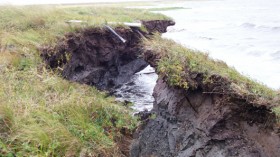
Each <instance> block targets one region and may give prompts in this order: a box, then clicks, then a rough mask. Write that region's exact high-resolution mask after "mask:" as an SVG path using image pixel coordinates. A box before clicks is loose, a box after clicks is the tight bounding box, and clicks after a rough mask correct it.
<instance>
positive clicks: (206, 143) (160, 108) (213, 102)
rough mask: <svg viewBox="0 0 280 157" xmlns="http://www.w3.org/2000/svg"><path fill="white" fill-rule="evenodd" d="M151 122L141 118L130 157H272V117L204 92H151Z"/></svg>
mask: <svg viewBox="0 0 280 157" xmlns="http://www.w3.org/2000/svg"><path fill="white" fill-rule="evenodd" d="M154 97H155V102H154V108H153V110H152V112H153V113H154V114H155V115H156V118H154V119H153V118H150V119H146V120H145V121H144V122H143V124H142V126H140V127H139V130H138V132H137V134H136V137H135V138H136V140H135V141H134V142H133V144H132V146H131V157H139V156H141V157H150V156H155V157H174V156H178V157H229V156H240V157H241V156H242V157H243V156H246V157H277V156H278V155H279V154H280V138H279V134H277V133H276V131H275V129H274V124H275V119H276V118H275V115H274V114H273V113H271V111H270V110H269V109H267V108H266V107H265V106H254V105H253V104H248V103H246V101H244V100H243V99H239V98H237V99H234V98H232V97H228V96H227V95H222V94H210V93H206V92H205V91H204V89H203V88H197V89H189V90H185V89H181V88H178V87H170V86H169V85H168V84H167V83H166V81H165V79H163V78H161V79H159V80H158V81H157V85H156V87H155V89H154Z"/></svg>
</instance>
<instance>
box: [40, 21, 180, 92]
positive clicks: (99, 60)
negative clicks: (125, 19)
mask: <svg viewBox="0 0 280 157" xmlns="http://www.w3.org/2000/svg"><path fill="white" fill-rule="evenodd" d="M142 23H143V25H144V26H147V30H148V32H144V31H141V30H140V29H139V28H123V27H118V28H115V31H116V32H117V33H118V34H119V35H120V36H121V37H122V38H124V39H125V40H126V42H125V43H123V42H122V41H121V40H120V39H119V38H118V37H116V35H114V34H113V33H112V32H110V31H109V30H108V29H106V28H88V29H85V30H80V31H78V32H74V33H69V34H67V35H66V36H65V38H63V39H61V40H60V41H59V42H58V45H56V46H54V47H50V46H46V47H42V48H41V51H42V57H43V59H44V60H45V62H46V64H47V65H48V66H49V67H50V68H53V69H54V68H58V67H60V68H59V69H61V68H62V69H63V70H62V75H63V76H64V77H65V78H66V79H68V80H71V81H76V82H80V83H85V84H89V85H94V86H96V87H97V88H99V89H107V90H108V89H111V88H113V87H116V86H119V85H121V84H123V83H126V82H127V81H129V80H130V78H131V76H132V75H133V74H135V73H137V72H139V71H141V70H143V69H144V68H145V67H147V66H148V63H147V62H145V61H144V60H143V59H142V58H141V57H140V55H141V45H139V43H140V40H141V38H143V37H146V38H148V37H149V35H151V34H152V33H153V32H160V33H163V32H165V31H166V28H167V27H168V26H170V25H174V24H175V23H174V22H173V21H169V20H167V21H166V20H165V21H143V22H142Z"/></svg>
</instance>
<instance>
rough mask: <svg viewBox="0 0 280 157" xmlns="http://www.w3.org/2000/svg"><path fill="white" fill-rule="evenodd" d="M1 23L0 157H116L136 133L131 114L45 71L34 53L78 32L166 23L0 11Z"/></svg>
mask: <svg viewBox="0 0 280 157" xmlns="http://www.w3.org/2000/svg"><path fill="white" fill-rule="evenodd" d="M0 19H1V21H0V73H1V75H0V154H1V155H0V156H98V155H101V156H121V155H122V154H121V153H120V150H119V147H118V146H117V144H116V141H115V140H116V139H118V138H120V136H121V133H120V132H121V130H122V131H123V130H124V129H125V130H126V131H128V132H129V131H131V130H133V129H134V128H135V126H136V120H135V119H134V118H132V117H131V116H130V115H131V114H130V111H129V110H128V109H127V108H125V107H123V106H122V105H121V104H118V103H116V102H115V101H114V98H106V97H105V94H104V93H101V92H100V91H98V90H96V89H95V88H94V87H89V86H86V85H81V84H77V83H71V82H69V81H66V80H63V79H62V78H61V77H60V76H58V75H57V74H56V73H55V72H51V71H49V70H47V69H45V68H44V67H45V66H44V64H43V63H42V60H41V59H40V57H39V52H38V47H39V46H40V45H44V44H48V45H52V44H57V43H56V41H57V39H58V38H60V37H62V36H63V35H64V34H65V33H67V32H71V31H74V30H76V29H81V28H84V27H101V26H102V25H103V24H105V23H106V22H124V21H125V22H132V21H136V20H152V19H167V17H165V16H163V15H159V14H153V13H149V12H148V11H141V10H135V9H124V8H116V7H115V8H109V7H95V6H83V7H74V6H69V7H67V6H44V7H43V6H36V7H35V6H26V7H14V6H1V7H0ZM68 20H82V21H85V22H84V23H81V24H73V25H69V24H66V23H65V21H68Z"/></svg>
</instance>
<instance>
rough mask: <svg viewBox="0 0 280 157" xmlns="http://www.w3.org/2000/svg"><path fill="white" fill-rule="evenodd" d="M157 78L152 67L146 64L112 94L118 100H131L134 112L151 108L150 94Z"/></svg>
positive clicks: (152, 99) (151, 98) (151, 97)
mask: <svg viewBox="0 0 280 157" xmlns="http://www.w3.org/2000/svg"><path fill="white" fill-rule="evenodd" d="M157 78H158V76H157V74H156V73H155V72H154V69H153V68H152V67H150V66H148V67H147V68H145V69H144V70H142V71H140V72H138V73H136V74H135V75H134V76H133V78H132V79H131V80H130V81H129V82H128V83H126V84H124V85H123V86H121V87H120V88H117V89H116V90H115V92H114V93H115V94H114V95H115V96H116V97H117V100H119V101H125V100H126V101H129V102H132V103H133V106H132V108H133V109H134V110H135V112H139V111H144V110H151V109H152V107H153V101H154V98H153V96H152V94H153V89H154V87H155V85H156V80H157Z"/></svg>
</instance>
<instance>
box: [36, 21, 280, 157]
mask: <svg viewBox="0 0 280 157" xmlns="http://www.w3.org/2000/svg"><path fill="white" fill-rule="evenodd" d="M143 24H144V25H145V26H146V28H147V30H148V32H143V31H141V30H140V29H136V28H131V29H130V28H120V27H119V28H115V31H116V32H117V33H118V34H119V35H120V36H122V37H123V38H124V39H125V40H126V41H127V42H125V43H123V42H122V41H121V40H120V39H119V38H117V37H116V36H115V35H114V34H112V33H111V32H110V31H109V30H107V29H105V28H104V29H101V28H89V29H85V30H80V31H78V32H74V33H70V34H67V35H66V36H65V38H63V39H61V40H60V41H59V42H58V44H57V45H56V46H54V47H51V46H46V47H43V48H42V49H41V51H42V57H43V59H44V60H45V62H46V64H47V65H48V67H50V68H52V69H60V70H61V72H62V75H63V77H65V78H66V79H68V80H71V81H76V82H80V83H85V84H89V85H94V86H96V87H97V88H99V89H106V90H110V89H111V88H114V87H116V86H119V85H121V84H123V83H126V82H127V81H129V79H130V78H131V77H132V75H133V74H135V73H136V72H138V71H140V70H142V69H144V68H145V67H146V66H147V65H148V64H150V65H151V66H153V67H156V62H157V60H159V59H160V58H159V57H160V56H154V55H152V53H146V52H144V50H143V49H142V48H141V45H140V44H139V43H140V40H141V39H142V38H143V37H146V38H149V36H150V35H152V34H153V33H152V32H154V31H158V32H161V33H163V32H165V31H166V28H167V27H168V26H169V25H174V22H172V21H145V22H143ZM202 75H203V74H190V75H189V76H190V78H186V79H187V80H188V82H189V84H190V85H191V86H192V88H190V89H188V90H186V89H182V88H179V87H171V86H169V85H168V84H167V83H166V78H162V77H160V78H159V80H158V81H157V85H156V87H155V89H154V94H153V96H154V97H155V102H154V108H153V110H152V112H146V113H142V114H140V115H141V119H142V121H143V123H142V125H141V126H139V128H138V130H137V132H136V133H135V137H134V142H133V144H132V145H131V149H130V156H131V157H139V156H141V157H150V156H155V157H161V156H162V157H173V156H178V157H194V156H196V157H228V156H242V157H245V156H246V157H277V156H279V154H280V137H279V133H278V134H277V132H276V131H277V130H276V128H275V123H276V117H275V115H274V114H273V113H272V112H271V109H270V106H269V105H265V104H264V102H260V101H257V100H258V99H255V98H254V97H248V96H246V97H245V96H243V95H238V93H235V92H234V90H232V88H231V87H230V82H228V80H226V79H224V78H222V77H219V76H218V75H214V76H213V78H211V79H212V80H213V82H212V83H211V84H204V83H202V79H201V78H202V77H201V76H202ZM219 87H221V88H219ZM225 90H226V91H227V92H228V93H231V94H221V93H222V92H221V91H223V92H224V91H225ZM123 134H124V137H123V138H120V139H116V140H117V141H118V142H117V145H118V146H119V147H122V148H121V149H120V150H121V151H122V152H123V154H125V155H126V156H128V154H129V149H128V147H127V146H128V145H129V144H130V142H131V137H130V135H129V134H127V133H126V132H125V133H123Z"/></svg>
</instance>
